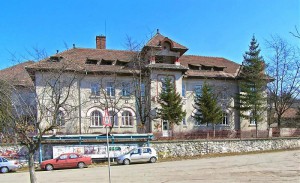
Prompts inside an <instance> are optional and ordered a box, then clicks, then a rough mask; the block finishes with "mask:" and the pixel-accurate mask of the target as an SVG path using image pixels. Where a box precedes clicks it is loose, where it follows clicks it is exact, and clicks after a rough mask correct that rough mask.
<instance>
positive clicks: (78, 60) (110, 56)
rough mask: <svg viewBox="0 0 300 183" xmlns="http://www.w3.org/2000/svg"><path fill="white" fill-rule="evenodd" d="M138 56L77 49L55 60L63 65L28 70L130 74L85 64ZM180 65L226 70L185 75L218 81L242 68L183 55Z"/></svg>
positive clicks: (221, 60)
mask: <svg viewBox="0 0 300 183" xmlns="http://www.w3.org/2000/svg"><path fill="white" fill-rule="evenodd" d="M136 54H137V52H132V51H124V50H108V49H86V48H74V49H71V50H67V51H64V52H61V53H58V54H56V55H54V56H56V57H61V58H62V60H61V61H60V62H49V59H46V60H43V61H40V62H37V63H35V64H33V65H30V67H28V69H29V70H30V69H54V68H56V69H58V68H62V67H64V68H65V69H66V70H76V71H84V72H119V73H130V72H131V71H130V69H129V68H127V67H125V66H119V65H99V64H97V65H94V64H86V61H87V59H92V60H98V61H101V60H110V61H116V60H120V61H123V62H130V61H132V60H133V58H134V57H135V56H136ZM179 62H180V63H181V65H182V66H183V68H188V66H189V64H198V65H205V66H215V67H222V68H224V70H223V71H204V70H191V69H190V70H188V71H187V72H186V75H187V76H188V77H189V76H190V77H212V78H214V77H217V78H235V77H236V76H237V73H238V70H239V68H240V65H239V64H237V63H234V62H232V61H230V60H227V59H224V58H219V57H204V56H195V55H183V56H181V57H180V58H179Z"/></svg>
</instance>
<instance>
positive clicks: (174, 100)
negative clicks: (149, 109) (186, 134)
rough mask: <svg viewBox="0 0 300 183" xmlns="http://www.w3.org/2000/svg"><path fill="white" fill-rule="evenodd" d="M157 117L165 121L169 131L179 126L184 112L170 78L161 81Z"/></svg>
mask: <svg viewBox="0 0 300 183" xmlns="http://www.w3.org/2000/svg"><path fill="white" fill-rule="evenodd" d="M158 103H159V104H160V108H159V109H158V115H159V116H160V118H161V119H162V120H167V121H168V122H169V125H170V127H171V129H172V130H173V127H174V125H179V124H180V123H181V122H182V120H183V118H184V116H185V115H186V112H185V111H183V110H182V99H181V97H180V94H179V93H177V92H176V89H175V86H174V84H173V82H172V80H171V78H170V77H166V78H165V79H164V80H163V81H162V91H161V93H160V95H159V99H158Z"/></svg>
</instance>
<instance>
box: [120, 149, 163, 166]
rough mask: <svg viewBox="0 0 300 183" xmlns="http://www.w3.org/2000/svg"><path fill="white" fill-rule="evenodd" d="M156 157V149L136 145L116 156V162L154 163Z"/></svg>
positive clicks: (125, 163) (127, 163) (126, 163)
mask: <svg viewBox="0 0 300 183" xmlns="http://www.w3.org/2000/svg"><path fill="white" fill-rule="evenodd" d="M157 159H158V156H157V153H156V150H155V149H153V148H151V147H137V148H134V149H132V150H131V151H129V152H128V153H126V154H123V155H121V156H119V157H118V158H117V163H118V164H124V165H129V164H130V163H134V162H150V163H155V162H156V161H157Z"/></svg>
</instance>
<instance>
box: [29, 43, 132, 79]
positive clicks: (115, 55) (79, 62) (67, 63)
mask: <svg viewBox="0 0 300 183" xmlns="http://www.w3.org/2000/svg"><path fill="white" fill-rule="evenodd" d="M135 56H136V52H132V51H122V50H107V49H87V48H74V49H70V50H67V51H64V52H61V53H58V54H56V55H53V56H51V57H50V58H47V59H45V60H42V61H40V62H37V63H35V64H33V65H31V66H30V67H27V68H28V69H29V70H32V69H34V70H38V69H62V68H63V69H64V70H72V71H87V72H89V71H90V72H97V71H99V72H101V71H107V72H119V73H122V72H124V73H128V72H129V71H128V69H126V68H125V67H124V66H120V65H114V64H115V63H117V62H118V63H120V61H121V62H122V63H128V62H130V61H132V60H133V58H134V57H135ZM52 58H56V59H58V60H57V61H51V59H52ZM89 60H93V61H95V64H91V63H88V61H89ZM107 61H110V62H111V63H112V64H111V65H101V62H107Z"/></svg>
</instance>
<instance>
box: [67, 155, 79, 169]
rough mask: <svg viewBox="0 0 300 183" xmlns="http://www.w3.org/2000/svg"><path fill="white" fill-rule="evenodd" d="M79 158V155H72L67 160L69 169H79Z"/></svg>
mask: <svg viewBox="0 0 300 183" xmlns="http://www.w3.org/2000/svg"><path fill="white" fill-rule="evenodd" d="M78 161H79V156H78V155H77V154H70V156H69V158H68V159H67V163H68V167H77V164H78Z"/></svg>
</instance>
